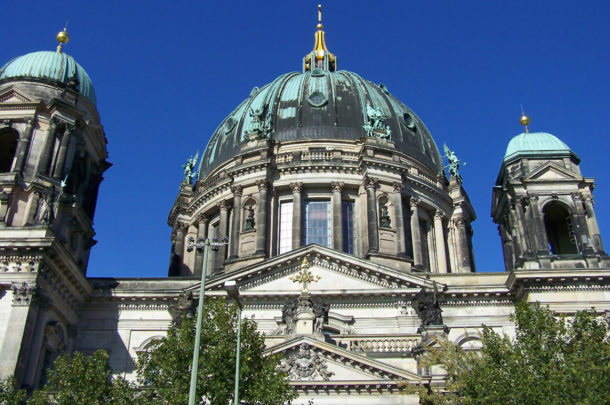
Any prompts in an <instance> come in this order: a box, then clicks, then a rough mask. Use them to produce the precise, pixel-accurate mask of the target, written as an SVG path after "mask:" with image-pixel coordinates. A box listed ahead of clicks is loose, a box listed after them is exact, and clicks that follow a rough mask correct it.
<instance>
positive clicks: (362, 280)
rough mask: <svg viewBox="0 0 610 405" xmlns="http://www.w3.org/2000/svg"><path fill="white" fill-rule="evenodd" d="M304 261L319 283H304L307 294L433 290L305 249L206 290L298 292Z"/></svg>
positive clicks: (411, 278)
mask: <svg viewBox="0 0 610 405" xmlns="http://www.w3.org/2000/svg"><path fill="white" fill-rule="evenodd" d="M304 259H307V261H308V263H309V266H310V268H309V270H310V271H311V273H312V274H313V275H314V276H319V277H320V281H319V282H312V283H308V286H307V287H308V289H309V291H311V292H326V293H332V292H337V293H341V292H360V293H365V292H367V291H370V292H375V291H388V290H397V291H398V290H400V291H401V292H404V290H405V289H409V290H410V289H413V290H414V291H418V290H420V289H421V288H425V289H432V288H433V283H432V281H430V280H429V279H426V278H424V277H420V276H418V275H415V274H409V273H404V272H400V271H397V270H393V269H390V268H387V267H385V266H381V265H379V264H375V263H372V262H370V261H367V260H362V259H358V258H355V257H353V256H351V255H348V254H344V253H341V252H338V251H335V250H332V249H328V248H324V247H321V246H317V245H309V246H305V247H303V248H300V249H296V250H293V251H291V252H288V253H286V254H283V255H280V256H277V257H274V258H272V259H270V260H267V261H265V262H264V263H260V264H255V265H252V266H248V267H245V268H243V269H240V270H236V271H234V272H231V273H228V274H226V275H223V276H221V277H218V278H216V279H213V280H210V282H209V284H208V289H210V290H221V289H222V287H223V285H224V283H225V282H226V281H229V280H235V281H237V283H238V285H239V286H240V290H242V291H244V292H246V291H251V292H257V293H263V292H266V293H268V292H277V291H286V292H294V291H295V290H296V291H298V290H299V286H297V285H295V282H294V280H293V279H294V277H295V275H297V273H299V272H300V271H301V267H302V264H303V260H304ZM291 278H293V279H291ZM442 288H443V286H441V289H442Z"/></svg>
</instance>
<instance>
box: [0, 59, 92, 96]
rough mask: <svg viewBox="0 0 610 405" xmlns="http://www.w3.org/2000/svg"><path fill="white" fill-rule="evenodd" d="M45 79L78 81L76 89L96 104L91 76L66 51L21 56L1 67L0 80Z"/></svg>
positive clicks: (67, 82) (61, 81)
mask: <svg viewBox="0 0 610 405" xmlns="http://www.w3.org/2000/svg"><path fill="white" fill-rule="evenodd" d="M22 78H25V79H43V80H48V81H52V82H59V83H62V84H64V85H66V86H67V85H70V84H71V83H69V82H70V81H71V79H72V78H75V79H76V80H77V81H78V84H77V85H76V90H77V91H78V92H79V93H80V94H82V95H83V96H85V97H87V99H89V101H91V102H92V103H93V104H95V102H96V100H95V90H94V89H93V83H92V82H91V78H90V77H89V75H88V74H87V72H85V69H83V68H82V66H81V65H79V64H78V63H76V61H75V60H74V58H73V57H72V56H70V55H67V54H65V53H59V52H50V51H40V52H32V53H28V54H26V55H23V56H19V57H17V58H15V59H13V60H11V61H10V62H8V63H7V64H5V65H4V66H3V67H2V68H1V69H0V81H4V80H7V79H22Z"/></svg>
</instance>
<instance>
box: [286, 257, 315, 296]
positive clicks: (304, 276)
mask: <svg viewBox="0 0 610 405" xmlns="http://www.w3.org/2000/svg"><path fill="white" fill-rule="evenodd" d="M289 278H290V280H292V282H293V283H303V288H302V289H301V293H303V294H307V293H308V292H309V290H308V289H307V285H308V284H309V283H314V282H317V281H318V280H319V279H320V276H314V275H313V274H312V273H311V271H310V270H309V262H308V261H307V258H306V257H305V258H303V263H301V271H300V272H299V273H297V274H295V275H294V276H290V277H289Z"/></svg>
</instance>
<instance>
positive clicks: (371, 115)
mask: <svg viewBox="0 0 610 405" xmlns="http://www.w3.org/2000/svg"><path fill="white" fill-rule="evenodd" d="M366 116H367V118H368V122H367V123H366V124H364V125H363V126H362V128H364V130H365V131H366V136H375V137H378V138H384V139H390V136H391V133H392V131H391V130H390V127H389V126H388V125H384V122H385V120H387V119H388V118H389V116H387V115H385V114H384V113H383V112H382V111H381V110H380V109H379V108H376V107H372V106H371V105H370V104H367V105H366Z"/></svg>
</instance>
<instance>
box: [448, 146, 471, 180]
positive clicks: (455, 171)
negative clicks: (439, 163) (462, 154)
mask: <svg viewBox="0 0 610 405" xmlns="http://www.w3.org/2000/svg"><path fill="white" fill-rule="evenodd" d="M443 149H444V150H445V156H446V157H447V161H448V162H449V165H448V167H449V175H450V176H451V177H453V178H455V179H457V180H462V176H460V159H459V158H458V157H457V155H456V154H455V152H454V151H452V150H450V149H449V148H448V147H447V144H443ZM462 163H464V162H462ZM464 166H466V163H464Z"/></svg>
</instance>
